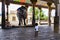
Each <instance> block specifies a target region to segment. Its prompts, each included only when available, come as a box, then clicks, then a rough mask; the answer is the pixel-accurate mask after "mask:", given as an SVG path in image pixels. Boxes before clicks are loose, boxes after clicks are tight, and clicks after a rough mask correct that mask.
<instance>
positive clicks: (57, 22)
mask: <svg viewBox="0 0 60 40" xmlns="http://www.w3.org/2000/svg"><path fill="white" fill-rule="evenodd" d="M54 32H55V33H58V32H59V16H55V17H54Z"/></svg>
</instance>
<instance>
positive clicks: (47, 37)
mask: <svg viewBox="0 0 60 40" xmlns="http://www.w3.org/2000/svg"><path fill="white" fill-rule="evenodd" d="M34 35H35V32H34V27H27V28H12V29H0V40H60V34H58V33H54V32H53V30H52V28H51V27H48V26H39V32H38V37H34Z"/></svg>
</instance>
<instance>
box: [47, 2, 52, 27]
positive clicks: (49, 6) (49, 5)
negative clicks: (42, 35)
mask: <svg viewBox="0 0 60 40" xmlns="http://www.w3.org/2000/svg"><path fill="white" fill-rule="evenodd" d="M47 5H48V9H49V14H48V16H49V19H48V20H49V26H51V5H52V3H49V2H48V3H47Z"/></svg>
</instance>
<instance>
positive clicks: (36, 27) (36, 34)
mask: <svg viewBox="0 0 60 40" xmlns="http://www.w3.org/2000/svg"><path fill="white" fill-rule="evenodd" d="M37 36H38V24H37V23H36V24H35V37H37Z"/></svg>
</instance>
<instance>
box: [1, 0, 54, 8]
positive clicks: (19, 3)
mask: <svg viewBox="0 0 60 40" xmlns="http://www.w3.org/2000/svg"><path fill="white" fill-rule="evenodd" d="M0 2H1V0H0ZM10 3H12V4H18V5H28V6H32V4H29V3H22V2H16V1H10ZM35 6H36V7H41V8H48V6H43V5H35ZM51 8H52V9H55V7H51Z"/></svg>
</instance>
